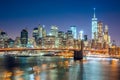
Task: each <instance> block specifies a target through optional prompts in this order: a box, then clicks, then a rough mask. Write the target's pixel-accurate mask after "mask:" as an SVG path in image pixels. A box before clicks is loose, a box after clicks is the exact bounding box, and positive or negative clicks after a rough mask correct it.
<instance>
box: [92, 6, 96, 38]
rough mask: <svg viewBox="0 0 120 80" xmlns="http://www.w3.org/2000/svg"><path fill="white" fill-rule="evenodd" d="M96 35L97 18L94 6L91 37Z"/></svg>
mask: <svg viewBox="0 0 120 80" xmlns="http://www.w3.org/2000/svg"><path fill="white" fill-rule="evenodd" d="M96 37H97V18H96V15H95V8H94V15H93V18H92V39H96Z"/></svg>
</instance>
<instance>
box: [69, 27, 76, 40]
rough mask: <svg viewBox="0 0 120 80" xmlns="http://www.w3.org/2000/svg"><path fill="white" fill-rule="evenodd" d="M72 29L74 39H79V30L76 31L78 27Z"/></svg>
mask: <svg viewBox="0 0 120 80" xmlns="http://www.w3.org/2000/svg"><path fill="white" fill-rule="evenodd" d="M70 29H71V31H72V35H73V38H74V39H77V29H76V26H71V27H70Z"/></svg>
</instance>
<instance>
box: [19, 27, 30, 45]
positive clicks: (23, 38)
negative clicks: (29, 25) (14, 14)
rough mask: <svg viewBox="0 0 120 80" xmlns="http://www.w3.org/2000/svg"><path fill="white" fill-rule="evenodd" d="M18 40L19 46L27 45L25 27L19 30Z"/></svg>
mask: <svg viewBox="0 0 120 80" xmlns="http://www.w3.org/2000/svg"><path fill="white" fill-rule="evenodd" d="M20 41H21V46H22V47H27V43H28V32H27V30H26V29H23V30H22V31H21V36H20Z"/></svg>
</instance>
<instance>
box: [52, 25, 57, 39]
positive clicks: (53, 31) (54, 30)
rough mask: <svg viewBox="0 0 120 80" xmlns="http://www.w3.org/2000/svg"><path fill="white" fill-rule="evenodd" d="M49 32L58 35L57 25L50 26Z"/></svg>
mask: <svg viewBox="0 0 120 80" xmlns="http://www.w3.org/2000/svg"><path fill="white" fill-rule="evenodd" d="M50 33H51V35H52V36H55V37H58V27H57V26H52V27H51V32H50Z"/></svg>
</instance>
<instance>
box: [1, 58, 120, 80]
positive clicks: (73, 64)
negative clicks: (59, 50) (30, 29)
mask: <svg viewBox="0 0 120 80" xmlns="http://www.w3.org/2000/svg"><path fill="white" fill-rule="evenodd" d="M0 61H1V63H0V80H119V79H120V77H119V76H120V62H119V60H116V59H111V58H86V60H83V61H74V60H73V59H72V58H59V57H1V58H0Z"/></svg>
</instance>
